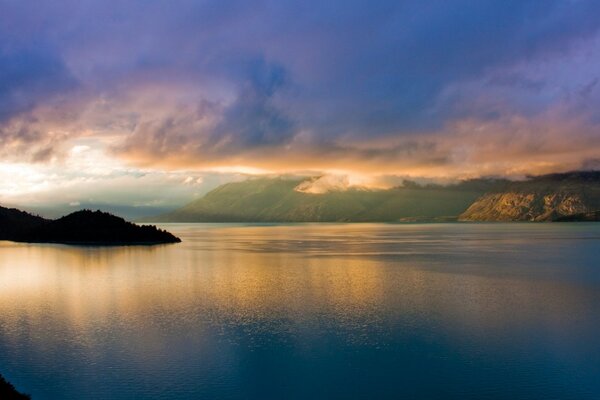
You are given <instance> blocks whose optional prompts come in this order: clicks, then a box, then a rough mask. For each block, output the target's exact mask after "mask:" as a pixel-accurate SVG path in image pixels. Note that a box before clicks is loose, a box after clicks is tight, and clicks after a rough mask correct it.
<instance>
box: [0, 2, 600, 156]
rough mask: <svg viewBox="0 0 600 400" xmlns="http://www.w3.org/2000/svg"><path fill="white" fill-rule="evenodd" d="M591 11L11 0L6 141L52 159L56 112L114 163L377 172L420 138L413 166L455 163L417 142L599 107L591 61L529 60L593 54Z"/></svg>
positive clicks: (0, 102) (2, 46)
mask: <svg viewBox="0 0 600 400" xmlns="http://www.w3.org/2000/svg"><path fill="white" fill-rule="evenodd" d="M598 15H600V3H599V2H597V1H593V0H571V1H567V0H561V1H559V0H547V1H539V0H535V1H533V0H502V1H500V0H497V1H467V0H455V1H447V0H445V1H442V0H437V1H435V0H434V1H427V2H424V1H416V0H415V1H391V0H390V1H377V2H373V1H358V0H350V1H343V2H342V1H328V2H323V1H254V2H248V1H237V0H222V1H192V0H171V1H160V0H155V1H141V0H139V1H92V0H77V1H75V0H55V1H40V2H24V1H10V0H6V1H2V2H0V122H1V123H3V124H5V125H7V126H8V128H7V127H6V126H5V127H3V128H2V130H0V131H1V132H4V133H3V136H7V135H8V134H7V133H6V132H9V131H10V132H11V134H10V135H11V138H12V141H13V142H14V141H18V139H19V138H21V139H22V140H23V141H24V142H27V141H29V140H30V139H34V140H38V138H39V140H40V142H43V143H42V144H43V145H40V147H39V148H38V149H36V153H35V154H34V155H33V158H34V159H39V160H45V159H48V158H49V157H51V155H52V149H53V148H55V147H56V146H59V143H58V142H57V139H56V138H54V139H53V140H51V141H48V140H44V138H43V136H44V135H46V132H47V131H48V130H49V129H48V128H47V127H46V126H45V125H44V124H45V123H51V124H52V127H53V128H57V130H60V127H61V121H64V120H65V118H64V116H58V117H57V116H56V115H54V114H53V113H52V112H51V111H48V110H47V108H52V107H53V105H54V104H55V103H57V104H59V105H60V106H57V107H55V108H57V109H59V110H60V112H61V113H66V114H68V115H69V118H70V120H71V121H76V123H73V122H70V123H69V124H67V125H68V128H69V129H72V128H73V127H76V128H77V132H82V131H85V130H86V129H92V130H95V131H99V132H105V133H109V134H112V135H115V136H117V137H119V138H120V139H119V140H116V139H115V140H116V142H115V143H113V148H114V149H116V151H117V153H118V154H120V155H121V156H124V157H131V159H138V160H145V161H146V162H148V163H151V162H152V161H153V160H154V161H156V162H159V161H161V160H162V159H164V158H169V157H171V158H178V159H180V160H181V161H182V162H185V160H192V159H193V160H196V161H198V160H199V161H198V162H199V164H202V160H210V163H211V165H214V164H218V162H219V160H223V162H232V160H233V161H235V162H239V163H240V164H252V161H253V160H254V159H256V158H257V157H258V158H260V157H265V156H267V155H268V156H269V157H274V158H277V157H278V156H281V157H282V159H281V160H280V162H281V163H285V162H286V160H293V159H298V158H300V156H301V155H302V154H308V156H307V157H306V158H307V159H310V158H311V157H310V154H311V153H312V154H314V155H319V157H320V155H321V154H323V149H331V151H332V152H334V153H335V154H336V155H338V156H337V157H338V158H339V159H342V160H343V159H348V160H352V162H358V161H359V159H360V158H361V157H364V158H365V159H366V160H367V161H370V160H371V159H373V158H378V157H380V158H382V159H383V160H386V161H387V160H392V159H393V158H394V156H397V157H406V156H407V155H406V154H405V152H406V149H407V148H409V149H410V148H411V145H407V144H405V143H418V144H417V145H414V146H415V150H411V151H412V152H411V153H410V154H409V155H410V157H412V158H414V159H415V160H416V159H418V158H419V155H420V154H422V157H423V158H424V159H431V160H433V161H432V162H433V163H438V164H439V163H443V162H449V163H450V162H452V160H453V159H454V158H453V155H452V154H453V152H454V153H455V151H453V150H448V151H447V152H445V153H442V154H431V149H430V148H429V147H428V146H430V143H431V142H432V141H434V142H435V140H436V139H435V138H432V136H431V135H432V134H437V135H438V136H439V137H442V138H444V137H446V136H448V137H449V135H453V134H455V131H453V130H452V129H448V126H452V124H454V123H455V122H456V121H457V120H463V119H467V120H470V121H473V120H482V121H500V122H499V123H501V122H502V121H506V120H510V118H509V116H510V114H511V113H512V114H520V117H525V118H528V117H531V118H536V120H539V119H540V118H543V115H544V113H547V112H549V110H551V109H553V108H556V107H559V106H560V105H561V104H562V102H564V101H566V100H565V99H564V96H563V93H564V92H565V91H566V92H573V93H579V98H580V99H581V98H582V97H583V96H585V98H586V101H587V102H588V103H593V104H597V95H595V94H594V93H595V91H596V85H595V83H594V82H596V81H597V80H595V79H597V78H596V76H593V73H592V72H590V71H591V69H590V68H587V69H586V65H587V66H588V67H589V65H590V63H592V64H593V63H594V60H591V61H589V60H588V61H587V64H585V65H583V66H582V65H572V66H567V67H565V69H566V70H567V72H568V73H567V74H566V75H567V76H578V77H579V76H581V77H582V79H584V78H585V84H580V83H579V82H577V83H576V84H573V83H572V82H570V81H569V80H568V79H564V76H563V77H562V78H560V77H559V78H557V77H556V76H555V75H554V74H553V72H552V71H550V72H546V73H542V74H540V76H536V73H537V72H536V66H537V65H539V64H544V63H546V62H553V61H552V60H556V59H560V58H561V57H563V58H564V57H569V54H571V52H572V51H574V49H577V48H579V47H581V46H585V45H586V43H592V42H593V41H594V40H595V37H596V36H597V31H598V28H599V26H600V19H599V18H598V17H597V16H598ZM557 85H562V86H563V87H561V88H560V90H557V89H556V86H557ZM487 93H494V94H495V95H497V96H496V97H495V98H493V99H490V96H486V94H487ZM561 96H562V97H561ZM579 101H581V100H579ZM39 107H46V111H44V113H43V117H44V118H41V117H40V112H39V111H37V109H38V108H39ZM102 110H105V112H104V113H103V112H102ZM574 110H576V108H575V107H571V111H569V113H567V114H568V115H569V116H572V114H573V113H574V112H576V111H574ZM507 114H508V117H507ZM31 119H33V120H35V124H32V123H31ZM580 119H581V118H580ZM15 120H16V122H15ZM6 121H11V122H10V125H8V123H7V122H6ZM40 121H41V122H40ZM46 121H50V122H46ZM474 125H476V124H474ZM533 125H536V126H537V125H540V124H539V122H538V123H536V124H533ZM565 125H566V126H568V125H569V124H565ZM574 125H576V126H578V127H581V126H582V125H585V123H583V122H581V120H579V121H578V124H574ZM32 126H33V127H32ZM115 127H117V128H118V129H117V128H115ZM9 128H10V129H9ZM33 128H35V129H33ZM585 128H586V129H584V131H585V132H584V133H583V134H582V135H589V132H590V131H592V132H593V131H594V127H591V128H590V127H589V126H586V127H585ZM65 129H66V128H65ZM63 130H64V129H63ZM499 131H502V129H501V128H499ZM77 132H70V133H67V134H65V135H63V136H58V137H59V138H60V137H64V138H69V137H72V136H73V135H77V134H78V133H77ZM488 134H490V135H493V134H494V133H493V132H491V133H488ZM575 134H576V135H577V133H575ZM415 135H416V136H417V137H416V138H411V136H415ZM419 135H428V136H427V138H426V139H419V138H418V136H419ZM528 135H535V134H534V133H532V134H529V133H528ZM40 136H42V138H40ZM403 137H407V138H406V140H404V141H401V142H402V143H401V144H397V143H396V144H390V145H389V146H387V147H386V146H383V148H382V146H379V147H377V146H375V147H371V148H369V147H368V146H366V145H365V144H364V142H369V141H377V140H385V139H386V138H387V139H390V138H391V139H390V140H396V141H398V140H397V139H399V138H403ZM444 140H445V141H450V139H447V140H446V139H444ZM361 141H363V144H361V143H360V142H361ZM48 143H51V144H52V145H51V146H50V147H49V145H48ZM407 146H408V147H407ZM449 147H450V146H449V145H448V144H447V143H445V144H444V146H441V145H438V146H437V147H436V148H438V149H439V148H446V149H448V148H449ZM344 149H346V151H347V152H348V155H347V157H346V156H344V154H342V153H344ZM262 150H264V152H261V151H262ZM294 152H298V154H297V153H294ZM283 155H284V156H283ZM312 158H314V157H312ZM303 166H304V165H303Z"/></svg>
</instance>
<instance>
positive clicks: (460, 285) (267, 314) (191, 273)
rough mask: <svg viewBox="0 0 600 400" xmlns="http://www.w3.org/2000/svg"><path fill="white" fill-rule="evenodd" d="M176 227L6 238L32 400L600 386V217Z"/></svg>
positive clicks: (488, 395) (4, 343)
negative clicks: (84, 242)
mask: <svg viewBox="0 0 600 400" xmlns="http://www.w3.org/2000/svg"><path fill="white" fill-rule="evenodd" d="M164 227H166V228H167V229H169V230H171V231H173V232H174V233H175V234H177V235H179V236H180V237H181V238H182V239H183V243H181V244H176V245H166V246H156V247H121V248H91V247H69V246H61V245H28V244H15V243H11V242H0V373H2V374H4V375H5V376H6V377H7V378H8V379H9V380H10V381H12V382H13V383H14V384H15V385H16V386H17V387H18V388H19V389H21V390H23V391H26V392H29V393H30V394H32V395H33V399H34V400H38V399H61V400H62V399H212V398H218V399H269V398H272V399H315V398H327V399H334V398H365V399H366V398H409V399H410V398H444V399H598V398H600V224H597V225H594V224H510V225H509V224H439V225H438V224H431V225H384V224H339V225H338V224H320V225H318V224H301V225H269V226H265V225H233V224H223V225H216V224H214V225H211V224H175V225H165V226H164Z"/></svg>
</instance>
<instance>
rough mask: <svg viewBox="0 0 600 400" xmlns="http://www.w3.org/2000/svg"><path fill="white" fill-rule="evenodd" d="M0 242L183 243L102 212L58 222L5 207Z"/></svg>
mask: <svg viewBox="0 0 600 400" xmlns="http://www.w3.org/2000/svg"><path fill="white" fill-rule="evenodd" d="M0 240H12V241H15V242H28V243H67V244H97V245H127V244H158V243H177V242H180V241H181V240H180V239H179V238H177V237H175V236H173V235H172V234H171V233H169V232H167V231H164V230H161V229H158V228H156V227H155V226H145V225H142V226H140V225H136V224H133V223H131V222H127V221H125V220H124V219H123V218H120V217H116V216H114V215H111V214H108V213H105V212H101V211H90V210H82V211H77V212H74V213H72V214H69V215H67V216H65V217H62V218H59V219H57V220H47V219H44V218H41V217H36V216H34V215H31V214H29V213H26V212H24V211H20V210H17V209H7V208H3V207H0Z"/></svg>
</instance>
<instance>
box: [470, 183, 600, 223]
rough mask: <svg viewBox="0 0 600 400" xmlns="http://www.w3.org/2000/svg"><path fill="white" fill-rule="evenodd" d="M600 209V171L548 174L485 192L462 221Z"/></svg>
mask: <svg viewBox="0 0 600 400" xmlns="http://www.w3.org/2000/svg"><path fill="white" fill-rule="evenodd" d="M599 209H600V173H595V172H590V173H577V174H561V175H549V176H543V177H537V178H532V179H530V180H527V181H523V182H513V183H511V184H510V185H508V186H507V187H506V188H505V189H504V190H502V191H494V192H490V193H486V194H485V195H483V196H481V197H480V198H479V199H477V200H476V201H475V202H474V203H473V204H472V205H471V206H470V207H469V208H468V209H467V210H466V211H465V212H464V213H463V214H462V215H461V216H460V217H459V220H462V221H554V220H557V219H560V218H563V217H566V216H571V215H578V214H586V213H590V212H594V211H596V210H599Z"/></svg>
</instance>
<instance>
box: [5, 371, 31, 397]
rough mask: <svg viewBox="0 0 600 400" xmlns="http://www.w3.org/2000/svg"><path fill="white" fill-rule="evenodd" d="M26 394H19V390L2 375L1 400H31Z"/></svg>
mask: <svg viewBox="0 0 600 400" xmlns="http://www.w3.org/2000/svg"><path fill="white" fill-rule="evenodd" d="M30 398H31V397H29V396H28V395H26V394H23V393H19V392H18V391H17V389H15V387H14V386H13V385H12V384H11V383H10V382H7V381H6V379H4V377H3V376H2V375H0V399H2V400H27V399H30Z"/></svg>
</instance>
